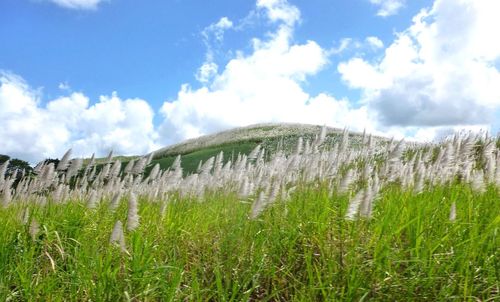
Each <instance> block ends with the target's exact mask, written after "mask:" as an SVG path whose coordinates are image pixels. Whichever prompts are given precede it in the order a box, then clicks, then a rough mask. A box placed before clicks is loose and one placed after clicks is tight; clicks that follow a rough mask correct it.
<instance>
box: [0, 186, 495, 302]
mask: <svg viewBox="0 0 500 302" xmlns="http://www.w3.org/2000/svg"><path fill="white" fill-rule="evenodd" d="M328 191H329V190H328V188H327V185H326V184H316V185H315V184H309V185H299V187H298V189H297V190H296V191H295V192H294V193H293V194H292V196H291V199H290V200H289V201H287V202H283V201H277V202H276V203H275V204H273V205H272V206H271V207H268V208H267V209H266V210H264V212H263V213H262V215H261V216H259V218H258V219H256V220H250V219H248V215H249V213H250V207H251V204H250V203H248V202H245V201H244V200H240V199H239V198H238V197H237V196H236V195H232V194H226V193H222V192H218V193H213V194H208V195H207V196H206V197H205V200H204V201H203V202H200V201H198V200H196V199H182V198H179V197H177V196H172V197H170V199H169V200H168V201H166V202H168V205H167V208H166V210H165V212H164V213H163V214H162V213H161V211H160V208H161V203H162V202H165V201H162V200H146V199H145V198H144V197H143V198H141V199H140V202H139V215H140V221H141V223H140V225H139V227H138V229H137V230H135V231H133V232H126V233H125V237H126V244H127V252H122V251H121V249H120V248H119V247H118V246H116V245H114V244H110V243H109V238H110V234H111V231H112V229H113V225H114V223H115V222H116V221H117V220H121V221H123V222H125V221H126V218H127V201H126V199H125V198H124V199H123V200H122V202H121V204H120V207H119V208H118V209H117V211H115V212H112V211H110V210H109V205H108V201H103V202H101V204H100V206H99V207H98V208H96V209H94V210H90V209H88V208H87V207H86V206H85V203H81V202H79V201H75V200H74V201H70V202H69V203H67V204H49V205H47V206H45V207H39V206H36V205H33V204H30V205H29V206H28V208H29V211H30V214H31V215H30V221H32V220H36V221H37V222H38V223H39V225H40V231H39V233H38V234H37V235H36V236H35V238H34V239H33V238H32V236H31V234H30V229H29V225H30V221H28V223H27V224H23V223H22V217H23V211H24V208H25V205H22V204H16V205H12V206H10V207H8V208H6V209H0V221H2V227H1V228H0V300H2V301H4V300H10V301H23V300H32V301H46V300H78V301H82V300H94V301H100V300H109V301H119V300H124V299H125V300H127V299H131V300H138V301H143V300H164V301H179V300H187V301H207V300H212V301H248V300H267V301H270V300H271V301H272V300H283V301H291V300H293V301H318V300H329V301H332V300H347V301H350V300H360V299H362V300H365V301H367V300H378V301H408V300H413V301H422V300H429V301H440V300H474V301H476V300H481V301H495V299H499V298H500V294H499V292H498V288H499V279H500V264H499V263H500V261H499V259H500V249H499V248H500V238H499V231H500V201H499V192H498V190H497V189H495V188H493V187H489V188H488V190H487V191H486V192H485V193H484V194H478V193H474V192H472V191H471V190H470V188H469V186H468V185H461V184H455V185H449V186H444V187H440V186H437V187H434V188H432V189H430V190H427V191H424V192H423V193H420V194H413V193H411V192H409V191H402V190H401V189H400V187H399V186H397V185H391V186H387V187H385V188H384V189H383V190H382V192H381V193H380V195H379V197H378V200H377V201H375V208H374V212H373V217H372V218H371V219H358V220H354V221H350V220H346V219H345V214H346V210H347V206H348V201H349V196H345V195H340V196H337V195H335V194H334V195H333V196H329V194H328ZM452 202H456V207H457V218H456V221H455V222H451V221H449V211H450V206H451V204H452Z"/></svg>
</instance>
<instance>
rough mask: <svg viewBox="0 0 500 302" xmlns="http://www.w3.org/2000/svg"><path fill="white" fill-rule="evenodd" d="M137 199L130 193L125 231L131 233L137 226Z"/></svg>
mask: <svg viewBox="0 0 500 302" xmlns="http://www.w3.org/2000/svg"><path fill="white" fill-rule="evenodd" d="M138 212H139V211H138V208H137V197H136V195H135V194H134V193H133V192H131V193H130V197H129V200H128V214H127V230H129V231H133V230H135V229H136V228H137V227H138V226H139V213H138Z"/></svg>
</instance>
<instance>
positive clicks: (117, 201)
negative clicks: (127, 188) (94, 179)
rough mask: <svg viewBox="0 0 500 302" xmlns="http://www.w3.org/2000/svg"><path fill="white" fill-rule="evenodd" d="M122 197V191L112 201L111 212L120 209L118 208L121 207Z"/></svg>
mask: <svg viewBox="0 0 500 302" xmlns="http://www.w3.org/2000/svg"><path fill="white" fill-rule="evenodd" d="M121 197H122V194H121V192H120V191H118V192H116V193H115V194H114V195H113V198H112V199H111V203H110V204H109V208H110V209H111V211H115V210H116V209H117V208H118V206H119V205H120V199H121Z"/></svg>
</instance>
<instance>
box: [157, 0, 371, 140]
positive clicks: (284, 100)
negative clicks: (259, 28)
mask: <svg viewBox="0 0 500 302" xmlns="http://www.w3.org/2000/svg"><path fill="white" fill-rule="evenodd" d="M257 8H258V9H259V10H261V11H263V13H264V14H265V15H266V16H267V18H268V21H270V22H276V23H277V25H278V27H277V29H276V31H275V32H272V33H269V35H268V36H269V38H268V39H266V40H261V39H257V38H254V39H253V40H252V45H253V50H252V52H251V53H250V54H247V55H245V54H243V53H241V52H237V56H236V57H235V58H234V59H232V60H230V61H229V62H228V63H227V64H226V66H225V67H224V69H223V70H222V71H221V73H220V74H215V75H214V77H213V79H212V80H211V81H209V82H207V83H206V85H205V86H204V87H202V88H200V89H193V88H191V86H189V85H188V84H185V85H183V86H182V88H181V90H180V91H179V93H178V95H177V98H176V99H175V100H172V101H168V102H165V103H164V104H163V106H162V109H161V110H160V111H161V114H162V115H163V116H164V118H165V120H164V122H163V124H162V125H161V128H160V133H161V134H162V136H163V142H165V143H172V142H176V141H179V140H182V139H186V138H192V137H196V136H199V135H202V134H206V133H211V132H215V131H218V130H221V129H226V128H230V127H235V126H243V125H249V124H253V123H259V122H301V123H312V124H326V125H331V126H337V127H344V126H345V125H349V126H350V128H351V129H358V130H359V129H361V130H362V129H363V128H364V127H366V128H370V129H371V128H372V126H371V123H370V120H369V118H368V113H367V111H366V108H357V109H356V108H353V106H352V105H351V103H350V102H349V101H348V100H344V99H342V100H338V99H336V98H334V97H333V96H331V95H328V94H319V95H316V96H312V95H309V94H308V93H307V92H305V91H304V89H303V88H302V85H303V84H304V83H305V82H306V80H307V78H308V77H309V76H312V75H315V74H317V73H318V72H319V71H320V70H322V69H323V68H324V67H325V66H326V65H327V64H328V55H329V54H328V52H327V51H325V50H324V49H323V48H321V47H320V46H319V45H318V44H317V43H316V42H314V41H307V42H306V43H303V44H294V43H292V40H293V29H294V26H293V25H294V24H296V23H297V22H299V21H300V12H299V11H298V9H297V8H296V7H295V6H292V5H290V4H288V3H287V2H286V1H278V0H273V1H271V0H259V1H257ZM204 68H206V69H208V70H210V68H208V67H206V66H205V67H203V66H202V68H201V70H203V69H204Z"/></svg>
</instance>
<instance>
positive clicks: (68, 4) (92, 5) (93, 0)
mask: <svg viewBox="0 0 500 302" xmlns="http://www.w3.org/2000/svg"><path fill="white" fill-rule="evenodd" d="M49 1H50V2H52V3H55V4H57V5H59V6H61V7H64V8H69V9H83V10H94V9H97V7H98V6H99V4H100V3H101V2H104V1H106V0H49Z"/></svg>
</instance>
